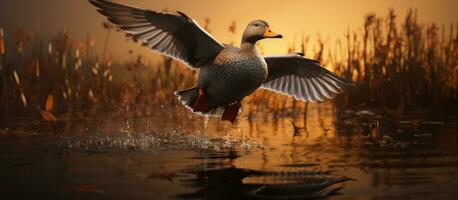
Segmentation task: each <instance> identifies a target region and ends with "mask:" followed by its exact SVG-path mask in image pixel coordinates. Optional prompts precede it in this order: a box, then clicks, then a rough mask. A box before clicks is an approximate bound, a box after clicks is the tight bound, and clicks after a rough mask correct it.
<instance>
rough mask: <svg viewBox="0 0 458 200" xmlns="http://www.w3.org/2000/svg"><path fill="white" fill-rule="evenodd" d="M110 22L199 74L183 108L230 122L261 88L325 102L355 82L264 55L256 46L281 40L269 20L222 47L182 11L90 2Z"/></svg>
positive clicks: (298, 58)
mask: <svg viewBox="0 0 458 200" xmlns="http://www.w3.org/2000/svg"><path fill="white" fill-rule="evenodd" d="M89 2H90V3H92V4H93V5H94V6H96V7H97V8H98V9H97V10H98V11H99V12H100V13H101V14H103V15H105V16H106V17H107V18H108V20H109V21H110V22H112V23H114V24H117V25H118V26H119V27H120V28H121V29H123V30H124V31H126V32H127V33H128V35H130V36H131V37H133V39H134V40H136V41H139V42H140V43H142V44H143V45H144V46H147V47H149V48H151V49H153V50H155V51H157V52H160V53H162V54H165V55H167V56H169V57H172V58H174V59H177V60H179V61H181V62H183V63H184V64H186V65H187V66H188V67H190V68H191V69H193V70H200V74H199V79H198V82H197V85H196V86H195V87H191V88H188V89H184V90H180V91H176V92H175V95H176V96H178V99H179V100H180V101H181V102H182V104H183V105H184V106H186V107H187V108H189V109H190V110H192V111H193V112H195V113H199V114H203V115H218V116H219V115H220V114H221V112H219V111H222V118H221V119H222V120H228V121H230V122H232V123H234V121H235V120H236V117H237V115H238V113H239V111H240V108H241V102H242V99H243V98H244V97H246V96H248V95H250V94H251V93H253V92H254V91H256V90H257V89H258V88H263V89H268V90H271V91H274V92H277V93H281V94H284V95H288V96H291V97H293V98H295V99H297V100H302V101H310V102H316V101H324V100H325V99H331V98H333V97H334V96H335V94H338V93H341V92H343V91H344V89H345V88H347V87H349V86H351V85H352V84H353V83H352V82H350V81H347V80H345V79H343V78H340V77H338V76H336V75H335V74H333V73H332V72H330V71H328V70H326V69H325V68H323V67H321V66H320V63H319V62H318V61H314V60H310V59H306V58H304V57H302V55H300V54H285V55H275V56H262V55H260V54H259V52H258V50H257V48H256V43H257V42H258V41H260V40H262V39H266V38H282V35H280V34H277V33H275V32H273V31H272V30H271V28H270V26H269V24H268V23H267V22H266V21H263V20H254V21H252V22H251V23H249V24H248V26H247V27H246V28H245V31H244V32H243V36H242V42H241V45H240V47H234V46H230V45H223V44H221V43H219V42H218V41H217V40H216V39H215V38H213V37H212V36H211V35H210V34H209V33H207V32H206V31H205V30H204V29H203V28H201V27H200V26H199V24H197V22H196V21H195V20H193V19H192V18H190V17H188V16H187V15H185V14H184V13H182V12H179V11H177V14H170V13H161V12H156V11H152V10H147V9H141V8H136V7H132V6H128V5H123V4H118V3H114V2H110V1H106V0H89Z"/></svg>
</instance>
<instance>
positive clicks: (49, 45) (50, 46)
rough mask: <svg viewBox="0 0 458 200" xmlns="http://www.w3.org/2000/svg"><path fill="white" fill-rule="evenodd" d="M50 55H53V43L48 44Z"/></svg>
mask: <svg viewBox="0 0 458 200" xmlns="http://www.w3.org/2000/svg"><path fill="white" fill-rule="evenodd" d="M48 54H52V43H51V42H50V43H49V44H48Z"/></svg>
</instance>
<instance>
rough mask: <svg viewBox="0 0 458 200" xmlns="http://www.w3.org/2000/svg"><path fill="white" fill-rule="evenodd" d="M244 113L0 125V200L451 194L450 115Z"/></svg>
mask: <svg viewBox="0 0 458 200" xmlns="http://www.w3.org/2000/svg"><path fill="white" fill-rule="evenodd" d="M432 113H434V114H430V113H429V114H422V113H418V114H416V115H412V116H408V117H407V116H405V117H403V118H402V119H401V120H400V121H399V123H392V122H390V120H387V117H384V116H383V115H380V114H378V113H377V112H375V111H371V110H366V109H362V108H361V109H354V110H344V111H336V109H335V108H333V106H332V105H331V104H330V103H321V104H313V105H312V104H311V105H310V106H309V108H308V110H307V112H306V113H302V112H297V113H289V114H272V113H267V114H265V113H264V114H262V113H260V112H258V114H257V115H256V116H250V117H247V115H242V116H241V117H240V119H239V120H238V122H237V123H236V124H235V125H232V124H229V123H228V122H220V121H219V120H218V119H216V118H210V119H209V120H207V119H204V118H203V117H200V116H196V115H192V114H190V113H189V112H187V111H184V110H182V109H181V108H179V107H173V106H172V107H168V106H151V108H129V107H127V108H122V109H119V108H117V109H93V110H89V111H85V112H84V113H74V114H72V115H65V116H61V117H59V120H58V121H57V122H54V123H46V122H43V121H41V120H40V119H38V118H37V119H30V118H11V119H7V120H3V121H2V122H0V176H1V178H0V197H1V199H25V198H33V199H37V198H39V199H266V198H267V197H268V198H269V199H310V198H330V199H418V198H421V199H451V198H453V197H455V198H456V196H458V190H456V189H457V188H458V134H457V130H458V127H457V115H456V112H452V113H451V114H450V112H449V113H446V114H444V112H443V111H442V112H440V111H438V112H432Z"/></svg>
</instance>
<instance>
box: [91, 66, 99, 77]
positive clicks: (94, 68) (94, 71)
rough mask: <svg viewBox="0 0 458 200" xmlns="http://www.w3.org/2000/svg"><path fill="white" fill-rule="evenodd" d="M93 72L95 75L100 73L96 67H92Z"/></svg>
mask: <svg viewBox="0 0 458 200" xmlns="http://www.w3.org/2000/svg"><path fill="white" fill-rule="evenodd" d="M92 73H93V74H94V75H97V74H98V73H99V72H98V70H97V68H96V67H93V68H92Z"/></svg>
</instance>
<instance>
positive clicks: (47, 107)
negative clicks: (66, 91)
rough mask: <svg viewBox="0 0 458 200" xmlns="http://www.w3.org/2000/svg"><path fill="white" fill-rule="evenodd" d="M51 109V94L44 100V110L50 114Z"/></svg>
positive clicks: (52, 105)
mask: <svg viewBox="0 0 458 200" xmlns="http://www.w3.org/2000/svg"><path fill="white" fill-rule="evenodd" d="M53 107H54V97H53V96H52V94H49V95H48V98H46V106H45V110H46V111H47V112H51V111H52V109H53Z"/></svg>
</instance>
